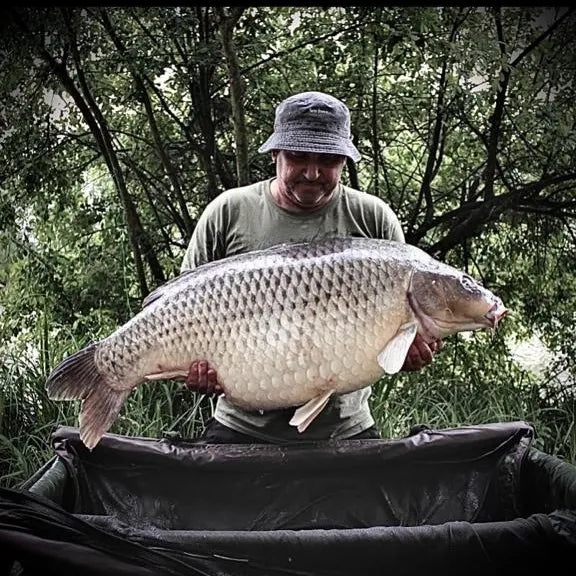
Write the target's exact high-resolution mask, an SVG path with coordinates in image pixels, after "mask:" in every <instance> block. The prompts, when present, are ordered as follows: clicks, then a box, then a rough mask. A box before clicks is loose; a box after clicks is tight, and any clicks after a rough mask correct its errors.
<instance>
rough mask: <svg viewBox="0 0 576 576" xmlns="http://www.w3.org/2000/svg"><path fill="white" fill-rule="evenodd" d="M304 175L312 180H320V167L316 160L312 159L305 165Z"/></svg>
mask: <svg viewBox="0 0 576 576" xmlns="http://www.w3.org/2000/svg"><path fill="white" fill-rule="evenodd" d="M304 177H305V178H306V180H310V181H311V182H313V181H314V180H318V178H319V177H320V167H319V166H318V163H317V162H316V161H314V160H310V161H309V162H307V163H306V166H305V167H304Z"/></svg>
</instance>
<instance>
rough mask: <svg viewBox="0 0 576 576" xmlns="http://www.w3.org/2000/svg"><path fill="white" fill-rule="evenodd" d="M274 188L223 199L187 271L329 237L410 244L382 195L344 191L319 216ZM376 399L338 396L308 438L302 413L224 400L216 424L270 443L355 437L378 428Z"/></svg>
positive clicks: (199, 235)
mask: <svg viewBox="0 0 576 576" xmlns="http://www.w3.org/2000/svg"><path fill="white" fill-rule="evenodd" d="M271 182H272V179H270V180H264V181H262V182H257V183H255V184H251V185H249V186H244V187H241V188H234V189H232V190H227V191H225V192H223V193H222V194H220V195H219V196H217V197H216V198H215V199H214V200H213V201H212V202H211V203H210V204H209V205H208V206H207V207H206V210H205V211H204V212H203V213H202V215H201V216H200V219H199V220H198V224H197V226H196V228H195V229H194V233H193V235H192V238H191V240H190V244H189V246H188V248H187V250H186V254H185V255H184V259H183V262H182V267H181V268H182V271H184V270H187V269H191V268H195V267H197V266H200V265H202V264H204V263H206V262H210V261H213V260H218V259H220V258H225V257H227V256H233V255H234V254H240V253H244V252H248V251H251V250H259V249H262V248H268V247H270V246H273V245H276V244H282V243H285V242H300V241H308V240H314V239H318V238H323V237H327V236H361V237H368V238H384V239H391V240H398V241H400V242H403V241H404V233H403V232H402V227H401V226H400V222H399V220H398V218H397V217H396V215H395V214H394V212H393V211H392V209H391V208H390V207H389V206H388V204H386V203H385V202H384V201H383V200H381V199H379V198H377V197H376V196H373V195H371V194H367V193H365V192H360V191H358V190H354V189H353V188H349V187H348V186H344V185H342V184H340V185H338V188H337V190H336V194H335V195H334V197H333V198H332V200H331V201H330V203H329V204H327V205H326V206H324V207H323V208H321V209H319V210H317V211H314V212H313V213H308V214H296V213H293V212H289V211H288V210H285V209H283V208H281V207H280V206H278V204H276V202H275V201H274V199H273V197H272V193H271V191H270V183H271ZM370 392H371V388H370V387H366V388H362V389H361V390H357V391H355V392H349V393H347V394H341V395H333V396H332V397H331V398H330V400H329V402H328V404H327V406H326V407H325V408H324V410H322V412H321V413H320V414H319V415H318V416H317V417H316V418H315V419H314V421H313V422H312V423H311V424H310V426H309V427H308V428H307V429H306V431H305V432H303V433H299V432H298V430H297V429H296V428H294V427H293V426H290V425H289V423H288V422H289V420H290V418H291V417H292V415H293V413H294V410H295V408H289V409H281V410H270V411H267V412H262V411H254V412H252V411H250V412H249V411H246V410H243V409H241V408H238V407H236V406H234V405H233V404H231V403H230V402H228V401H227V400H226V397H220V398H218V401H217V403H216V411H215V414H214V418H215V419H216V420H217V421H219V422H220V423H222V424H224V425H225V426H228V427H229V428H232V429H234V430H237V431H238V432H241V433H243V434H248V435H249V436H252V437H255V438H258V439H260V440H263V441H265V442H274V443H282V442H290V441H294V440H319V439H328V438H349V437H350V436H354V435H355V434H359V433H360V432H363V431H364V430H366V429H367V428H369V427H370V426H372V425H373V424H374V419H373V418H372V415H371V414H370V409H369V405H368V398H369V396H370Z"/></svg>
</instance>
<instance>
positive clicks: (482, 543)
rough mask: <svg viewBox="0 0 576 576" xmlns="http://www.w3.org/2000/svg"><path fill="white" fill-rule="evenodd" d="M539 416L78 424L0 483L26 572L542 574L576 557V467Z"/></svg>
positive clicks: (3, 566) (1, 546)
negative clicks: (224, 428)
mask: <svg viewBox="0 0 576 576" xmlns="http://www.w3.org/2000/svg"><path fill="white" fill-rule="evenodd" d="M532 437H533V429H532V428H531V427H530V426H529V425H528V424H527V423H525V422H512V423H497V424H487V425H481V426H468V427H461V428H453V429H444V430H430V429H424V430H422V431H421V432H419V433H416V434H413V435H411V436H409V437H406V438H402V439H397V440H349V441H329V442H316V443H310V444H304V445H300V444H297V445H296V444H292V445H287V446H272V445H262V444H257V445H230V444H227V445H215V444H199V443H194V442H185V441H181V440H180V441H178V440H174V439H172V440H169V439H162V440H154V439H145V438H128V437H124V436H118V435H113V434H107V435H105V436H104V438H103V439H102V440H101V442H100V443H99V444H98V446H97V447H96V448H95V449H94V450H93V451H92V452H89V451H88V450H86V448H85V447H84V446H83V444H82V443H81V442H80V440H79V436H78V431H77V429H75V428H65V427H62V428H60V429H58V430H57V431H56V432H55V434H54V436H53V445H54V448H55V451H56V455H55V456H54V458H53V459H52V460H51V461H50V462H48V463H47V464H46V466H45V467H44V468H43V469H42V470H40V471H38V473H37V474H35V475H34V477H32V478H31V479H30V480H29V481H28V482H27V483H26V484H25V485H24V487H23V488H22V489H21V490H8V489H1V490H0V552H1V555H0V570H2V571H3V572H2V573H3V574H11V575H23V576H24V575H26V576H27V575H36V574H42V575H52V574H58V575H68V574H70V575H81V576H88V575H106V576H108V575H130V576H132V575H133V576H141V575H142V576H144V575H146V576H151V575H164V574H166V575H176V574H179V575H205V576H206V575H208V576H212V575H219V576H220V575H221V576H240V575H247V576H251V575H254V576H265V575H326V576H328V575H331V576H337V575H356V574H358V575H362V576H371V575H376V574H378V575H381V574H390V575H393V576H398V575H404V574H405V575H416V574H417V575H418V576H420V575H422V574H432V575H434V574H442V575H445V574H458V576H468V575H470V574H486V575H488V574H489V575H494V574H503V575H504V574H506V575H507V576H509V575H511V574H522V575H527V574H536V573H542V572H541V570H546V573H548V572H549V571H553V570H555V569H556V570H561V571H562V572H564V571H565V570H573V568H574V559H575V558H576V467H575V466H573V465H571V464H568V463H566V462H563V461H561V460H560V459H558V458H556V457H553V456H551V455H548V454H545V453H543V452H540V451H538V450H536V449H535V448H533V447H532V446H531V440H532Z"/></svg>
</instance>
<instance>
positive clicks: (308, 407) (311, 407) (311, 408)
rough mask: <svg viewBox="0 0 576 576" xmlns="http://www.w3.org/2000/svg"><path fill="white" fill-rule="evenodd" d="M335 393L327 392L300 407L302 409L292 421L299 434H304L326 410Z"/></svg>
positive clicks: (299, 409)
mask: <svg viewBox="0 0 576 576" xmlns="http://www.w3.org/2000/svg"><path fill="white" fill-rule="evenodd" d="M333 393H334V389H331V390H327V391H326V392H323V393H322V394H319V395H318V396H315V397H314V398H312V400H308V402H306V404H303V405H302V406H300V408H297V409H296V410H295V412H294V415H293V416H292V418H291V419H290V426H296V427H297V428H298V432H304V430H306V428H308V426H310V424H311V423H312V421H313V420H314V418H316V416H318V414H320V412H322V410H324V408H325V406H326V404H328V400H329V399H330V396H332V394H333Z"/></svg>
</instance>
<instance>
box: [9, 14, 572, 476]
mask: <svg viewBox="0 0 576 576" xmlns="http://www.w3.org/2000/svg"><path fill="white" fill-rule="evenodd" d="M4 15H5V17H4V18H3V34H2V35H0V55H1V56H2V57H1V58H0V94H2V107H1V108H0V291H1V299H0V360H1V362H0V378H1V380H0V410H1V411H0V426H1V427H0V445H1V446H2V455H3V456H5V457H4V458H2V461H3V462H4V464H3V466H4V467H5V468H4V469H3V470H2V471H1V472H0V477H3V478H4V480H5V481H6V482H9V483H17V482H18V481H19V480H22V479H23V478H25V477H26V476H27V473H28V472H29V471H30V470H32V469H34V468H35V467H37V464H38V462H40V461H41V460H42V459H43V457H44V456H46V455H47V454H49V452H50V449H49V446H48V438H49V432H50V430H51V429H52V426H54V425H55V424H56V423H58V424H64V423H68V424H70V425H74V424H75V422H76V415H77V410H78V407H77V406H71V405H70V406H69V405H67V404H66V405H63V404H61V403H58V404H55V403H53V402H51V401H49V400H48V399H47V398H46V397H45V394H44V392H43V383H44V380H45V377H46V375H47V373H48V372H49V370H50V369H51V368H53V367H54V366H55V365H56V363H57V362H58V361H59V360H60V359H62V358H63V357H64V356H66V355H67V354H69V353H71V352H73V351H75V350H77V349H78V348H80V347H81V346H82V345H84V344H85V343H87V342H89V341H92V340H96V339H99V338H101V337H103V336H105V335H107V334H109V333H110V332H111V331H112V330H113V329H114V328H115V327H116V326H118V325H119V324H121V323H123V322H124V321H125V320H127V319H128V318H129V317H131V316H132V315H133V314H134V313H135V312H136V311H137V310H138V309H139V307H140V302H141V300H142V298H143V297H144V296H145V295H146V294H147V292H148V291H149V290H150V289H152V288H154V287H155V286H156V285H157V284H159V283H161V282H162V281H164V280H165V279H167V278H170V277H173V276H175V275H176V274H177V273H178V270H179V266H180V260H181V258H182V255H183V253H184V249H185V247H186V244H187V241H188V239H189V237H190V235H191V233H192V231H193V229H194V225H195V222H196V218H197V217H198V215H199V214H200V213H201V211H202V209H203V208H204V207H205V206H206V204H207V203H208V202H209V201H210V200H211V199H212V198H214V197H215V196H216V195H217V194H219V193H220V192H221V191H222V190H224V189H226V188H230V187H232V186H235V184H236V182H235V173H236V169H235V157H236V145H237V143H236V142H235V139H234V126H233V123H232V112H231V111H232V102H231V92H230V89H229V88H230V87H229V82H230V81H229V77H228V71H227V66H226V62H225V60H224V55H223V50H222V39H221V34H220V32H221V30H220V25H221V22H220V20H219V17H218V13H217V10H216V9H215V8H214V7H210V6H191V7H186V6H181V7H174V6H168V7H137V6H135V7H87V8H82V7H69V8H66V7H46V8H40V7H19V8H18V7H10V8H8V9H7V10H6V11H5V12H4ZM575 23H576V18H575V16H574V12H573V11H571V10H569V9H567V8H543V7H540V8H538V7H508V8H506V7H502V8H497V7H495V8H492V7H457V6H455V7H427V8H425V7H403V8H397V7H368V8H362V7H353V6H350V7H348V6H339V7H331V8H321V7H314V6H295V7H289V6H269V7H246V8H245V9H244V10H243V13H242V16H241V18H240V19H239V21H238V22H237V24H236V27H235V29H234V43H235V49H236V55H237V57H238V61H239V63H240V67H241V75H242V79H243V80H242V81H243V86H242V88H243V94H244V97H243V104H244V109H245V122H246V129H247V133H246V136H247V138H246V139H247V141H248V157H249V170H250V174H251V177H252V178H253V179H254V180H258V179H262V178H266V177H269V176H271V175H272V166H271V164H270V159H269V157H266V156H262V155H259V154H257V152H256V150H257V148H258V147H259V145H260V144H261V143H262V142H263V141H264V140H265V139H266V138H267V137H268V136H269V134H270V132H271V130H272V129H273V122H274V108H275V106H276V105H277V104H278V103H279V102H280V101H281V100H282V99H283V98H285V97H287V96H288V95H290V94H292V93H295V92H297V91H303V90H323V91H326V92H330V93H332V94H334V95H336V96H338V97H340V98H341V99H343V100H344V101H346V103H347V104H348V105H349V106H350V109H351V112H352V132H353V138H354V140H355V142H356V143H357V145H358V147H359V148H360V150H361V152H362V155H363V160H362V162H361V163H359V164H358V165H357V166H356V169H355V170H350V171H349V172H347V173H346V174H345V176H344V180H345V182H346V183H348V184H352V185H355V186H358V187H359V188H361V189H363V190H365V191H366V192H368V193H371V194H375V195H378V196H380V197H382V198H384V199H385V200H386V201H387V202H389V203H390V205H391V206H392V207H393V208H394V209H395V210H396V212H397V213H398V215H399V217H400V219H401V222H402V225H403V227H404V230H405V232H406V237H407V240H408V241H409V242H411V243H414V244H418V245H420V246H421V247H423V248H424V249H426V250H428V251H430V252H431V253H432V254H433V255H435V256H437V257H439V258H440V259H444V260H446V261H448V262H450V263H451V264H453V265H455V266H458V267H462V268H463V269H466V270H468V271H469V272H470V273H471V274H472V275H474V276H476V277H478V278H480V279H482V281H483V282H484V283H485V284H486V285H487V286H488V287H490V288H491V289H493V290H494V292H496V293H497V294H499V295H500V296H501V297H502V298H503V300H504V302H505V303H506V305H507V306H508V307H509V308H510V310H511V312H510V315H509V316H508V317H507V318H506V319H505V320H504V321H503V322H502V324H501V327H500V329H499V331H498V335H497V337H495V338H492V339H490V338H486V337H484V336H482V337H479V336H474V337H472V339H471V340H463V339H459V338H458V339H454V340H453V341H452V342H449V343H447V344H446V348H445V350H444V351H442V352H441V354H439V355H438V359H437V361H436V362H435V364H434V365H433V366H432V367H430V369H428V370H426V371H424V372H422V373H419V374H411V375H405V374H403V375H402V376H400V377H398V378H394V379H391V380H383V381H382V382H381V383H380V384H379V385H378V386H377V393H376V394H375V396H374V409H375V413H376V414H377V418H378V421H379V423H380V424H381V426H382V429H383V430H384V432H385V433H386V434H387V435H399V434H404V433H406V432H407V428H409V427H410V426H411V425H413V424H415V423H419V422H421V423H427V424H429V425H433V426H435V427H440V426H454V425H458V424H462V423H467V424H470V423H479V422H486V421H494V420H498V419H503V420H506V419H527V420H529V421H531V422H533V423H534V424H535V426H536V431H537V433H538V442H540V443H541V444H540V445H541V446H543V447H544V448H545V449H546V450H548V451H550V452H552V453H558V454H561V455H563V456H564V457H566V458H568V459H570V460H572V461H576V458H575V452H576V448H575V446H576V441H575V440H574V438H575V437H576V436H575V434H574V427H573V426H574V425H573V421H574V416H575V408H574V398H575V396H576V392H575V390H574V387H575V384H574V382H575V375H576V365H575V360H574V359H575V358H576V354H575V349H574V338H573V335H572V332H573V326H574V323H575V320H576V317H575V312H574V305H573V294H574V292H575V288H576V270H575V259H574V249H575V244H576V235H575V230H576V228H575V224H574V222H575V216H576V200H575V198H576V194H575V189H576V117H575V114H574V104H573V103H574V102H575V101H576V86H575V84H574V81H573V72H574V67H575V64H576V56H575V55H576V50H574V43H575V42H576V35H575V34H574V28H575ZM533 335H537V336H538V337H539V338H540V339H541V340H542V342H544V343H545V345H546V346H547V347H548V349H549V351H550V356H549V359H548V360H547V364H546V365H545V366H543V367H542V370H541V371H540V372H539V374H538V375H537V376H536V375H533V374H531V373H528V372H525V371H523V370H522V369H521V368H520V367H519V366H518V364H517V363H516V362H515V361H514V360H513V355H512V351H511V349H510V346H511V345H512V344H511V343H512V342H521V341H524V340H527V339H529V338H530V337H531V336H533ZM210 413H211V404H210V402H208V401H206V400H202V399H199V398H197V397H196V396H194V395H191V394H189V393H188V392H185V391H184V390H183V389H182V386H181V385H180V384H175V383H168V382H166V383H160V384H158V385H157V386H148V387H143V388H142V389H141V390H140V389H139V390H138V391H136V392H135V393H134V394H133V395H132V396H131V397H130V399H129V401H128V402H127V404H126V406H125V409H124V410H123V412H122V415H121V417H120V418H119V419H118V421H117V422H116V423H115V425H114V431H117V432H121V433H129V434H144V435H161V434H163V433H167V432H170V431H178V432H179V433H182V434H183V435H185V436H194V435H195V434H197V432H198V431H199V430H200V429H201V428H202V426H203V423H204V421H205V419H206V418H207V417H208V416H209V414H210Z"/></svg>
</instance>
